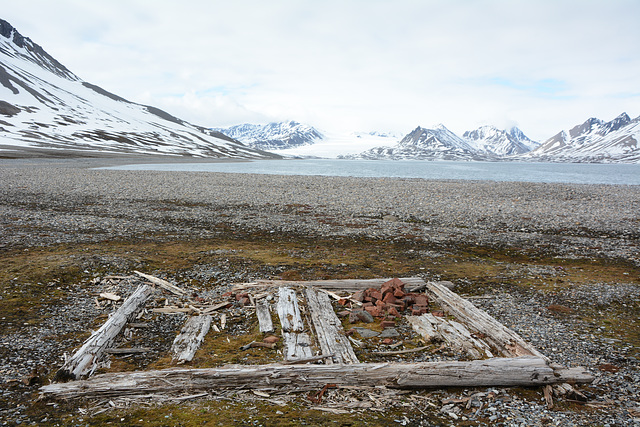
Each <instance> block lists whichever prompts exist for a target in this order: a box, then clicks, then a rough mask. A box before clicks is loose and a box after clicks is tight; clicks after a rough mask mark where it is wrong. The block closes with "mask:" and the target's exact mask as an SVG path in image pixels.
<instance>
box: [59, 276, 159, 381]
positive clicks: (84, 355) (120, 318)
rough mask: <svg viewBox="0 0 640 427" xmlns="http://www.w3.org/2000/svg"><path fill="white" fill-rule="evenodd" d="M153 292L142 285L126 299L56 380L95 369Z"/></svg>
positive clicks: (71, 359)
mask: <svg viewBox="0 0 640 427" xmlns="http://www.w3.org/2000/svg"><path fill="white" fill-rule="evenodd" d="M152 292H153V290H152V289H151V288H150V287H149V286H147V285H142V286H140V287H139V288H138V289H136V291H135V292H134V293H133V294H132V295H131V296H130V297H129V298H127V299H126V300H125V301H124V303H122V305H121V306H120V308H119V309H118V310H117V311H116V312H115V313H114V314H113V315H112V316H111V317H110V318H109V319H108V320H107V321H106V322H105V323H104V324H103V325H102V326H101V327H100V329H98V330H97V331H96V332H95V333H94V334H93V335H91V337H90V338H89V339H87V340H86V341H85V343H84V344H83V345H82V347H80V349H79V350H78V351H76V352H75V354H74V355H73V356H71V358H69V359H68V360H67V361H66V362H65V363H64V365H63V366H62V367H61V368H60V369H59V370H58V372H57V373H56V379H58V380H67V379H79V378H81V377H83V376H85V375H87V374H90V372H92V370H93V369H95V366H96V365H95V364H96V363H97V362H98V360H99V359H100V357H101V356H102V355H103V353H104V351H105V350H106V349H107V348H109V347H111V346H112V345H113V342H114V341H115V339H116V337H117V336H118V334H119V333H120V332H121V331H122V329H124V327H125V325H126V324H127V322H129V321H130V320H133V319H134V318H135V317H136V315H137V314H138V312H139V311H140V310H141V309H142V307H143V306H144V304H145V302H146V301H147V299H148V298H149V296H150V295H151V293H152Z"/></svg>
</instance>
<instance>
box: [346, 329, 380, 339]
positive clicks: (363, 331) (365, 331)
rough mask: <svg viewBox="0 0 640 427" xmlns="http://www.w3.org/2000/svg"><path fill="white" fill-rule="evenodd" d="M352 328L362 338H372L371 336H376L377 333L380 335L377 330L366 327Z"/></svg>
mask: <svg viewBox="0 0 640 427" xmlns="http://www.w3.org/2000/svg"><path fill="white" fill-rule="evenodd" d="M352 329H354V330H355V331H356V332H357V333H358V334H359V335H360V336H361V337H362V338H373V337H377V336H378V335H380V333H379V332H376V331H372V330H371V329H367V328H358V327H355V328H352Z"/></svg>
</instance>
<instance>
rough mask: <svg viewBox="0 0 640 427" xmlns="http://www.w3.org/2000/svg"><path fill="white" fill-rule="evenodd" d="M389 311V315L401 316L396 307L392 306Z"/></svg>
mask: <svg viewBox="0 0 640 427" xmlns="http://www.w3.org/2000/svg"><path fill="white" fill-rule="evenodd" d="M387 313H388V314H389V316H394V317H400V313H398V310H396V308H395V307H390V308H389V310H388V311H387Z"/></svg>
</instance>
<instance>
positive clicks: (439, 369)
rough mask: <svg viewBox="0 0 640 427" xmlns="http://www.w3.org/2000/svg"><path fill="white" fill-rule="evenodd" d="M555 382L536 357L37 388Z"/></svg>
mask: <svg viewBox="0 0 640 427" xmlns="http://www.w3.org/2000/svg"><path fill="white" fill-rule="evenodd" d="M557 381H558V380H557V378H556V376H555V375H554V371H553V369H552V368H551V367H550V366H549V365H548V364H547V363H546V361H544V360H543V359H540V358H538V357H517V358H494V359H487V360H473V361H469V362H460V361H446V362H422V363H406V364H405V363H353V364H350V365H346V364H337V363H336V364H333V365H280V364H271V365H247V366H241V365H235V366H227V367H221V368H207V369H179V368H173V369H165V370H160V371H142V372H122V373H110V374H101V375H96V376H94V377H92V378H90V379H88V380H85V381H74V382H69V383H53V384H49V385H45V386H43V387H41V388H40V394H41V396H42V397H43V398H59V399H74V398H84V397H86V398H108V397H123V396H135V395H151V394H177V393H185V392H188V393H197V392H201V391H206V390H210V389H214V390H216V389H241V388H242V389H254V390H270V391H272V390H279V391H283V392H286V391H291V390H296V391H308V390H318V389H321V388H322V387H324V386H325V385H326V384H336V385H337V386H338V387H341V386H349V387H353V386H360V387H376V386H384V387H388V388H399V389H421V388H441V387H509V386H540V385H545V384H553V383H556V382H557Z"/></svg>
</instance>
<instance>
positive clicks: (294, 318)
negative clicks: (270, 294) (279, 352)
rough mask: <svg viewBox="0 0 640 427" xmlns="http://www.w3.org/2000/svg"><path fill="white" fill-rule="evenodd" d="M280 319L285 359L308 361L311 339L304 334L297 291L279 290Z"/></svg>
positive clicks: (285, 288) (310, 354)
mask: <svg viewBox="0 0 640 427" xmlns="http://www.w3.org/2000/svg"><path fill="white" fill-rule="evenodd" d="M278 317H279V318H280V326H281V327H282V335H283V338H284V347H285V359H286V360H295V359H306V358H309V357H311V356H313V354H312V353H311V339H310V338H309V335H308V334H306V333H304V332H303V331H304V323H303V321H302V317H301V315H300V308H299V306H298V297H297V295H296V291H294V290H293V289H291V288H287V287H282V288H279V289H278Z"/></svg>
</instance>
